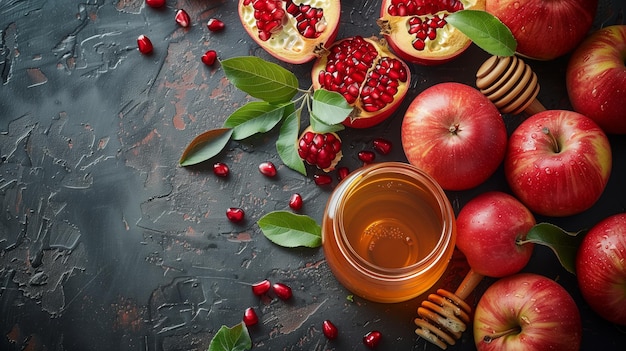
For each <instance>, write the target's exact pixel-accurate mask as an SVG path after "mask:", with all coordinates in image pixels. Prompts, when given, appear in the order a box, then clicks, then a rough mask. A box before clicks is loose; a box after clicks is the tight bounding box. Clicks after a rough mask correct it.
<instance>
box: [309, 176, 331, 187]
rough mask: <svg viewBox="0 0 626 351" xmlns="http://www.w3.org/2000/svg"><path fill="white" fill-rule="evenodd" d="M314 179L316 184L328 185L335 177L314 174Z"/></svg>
mask: <svg viewBox="0 0 626 351" xmlns="http://www.w3.org/2000/svg"><path fill="white" fill-rule="evenodd" d="M313 181H314V182H315V184H316V185H320V186H321V185H328V184H330V183H332V182H333V179H332V178H331V177H330V176H329V175H328V174H314V175H313Z"/></svg>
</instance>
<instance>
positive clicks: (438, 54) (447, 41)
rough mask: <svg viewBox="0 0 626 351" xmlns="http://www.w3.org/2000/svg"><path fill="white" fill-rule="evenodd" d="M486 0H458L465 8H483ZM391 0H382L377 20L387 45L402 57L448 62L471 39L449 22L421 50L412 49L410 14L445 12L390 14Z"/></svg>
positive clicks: (418, 61) (429, 62) (421, 61)
mask: <svg viewBox="0 0 626 351" xmlns="http://www.w3.org/2000/svg"><path fill="white" fill-rule="evenodd" d="M485 2H486V0H461V3H462V4H463V9H464V10H469V9H471V10H479V11H485ZM390 3H391V0H384V1H383V3H382V5H381V9H380V18H379V19H378V21H377V22H376V23H377V24H378V26H379V27H380V29H381V35H383V36H384V37H385V39H386V40H387V42H388V43H389V47H391V49H392V50H393V51H394V52H395V53H396V54H397V55H398V56H399V57H401V58H402V59H404V60H406V61H408V62H411V63H416V64H420V65H439V64H443V63H446V62H450V61H452V60H453V59H455V58H456V57H458V56H459V55H461V54H462V53H463V52H465V51H466V50H467V49H468V48H469V47H470V45H471V44H472V41H471V40H470V38H468V37H467V36H466V35H465V34H464V33H462V32H461V31H460V30H458V29H457V28H455V27H454V26H452V25H450V24H446V25H444V26H443V27H442V28H439V29H437V37H436V38H435V39H434V40H430V39H427V40H425V47H424V49H423V50H417V49H415V48H413V46H412V44H411V43H412V42H413V40H414V39H415V35H414V34H410V33H409V32H408V30H406V29H407V28H409V23H408V22H409V20H410V19H411V18H412V17H416V16H417V17H420V18H422V19H425V18H428V17H432V16H433V15H439V16H443V15H447V14H448V12H447V11H439V12H436V13H433V14H429V15H406V16H392V15H390V14H389V13H388V12H387V9H388V7H389V4H390Z"/></svg>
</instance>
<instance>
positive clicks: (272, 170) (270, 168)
mask: <svg viewBox="0 0 626 351" xmlns="http://www.w3.org/2000/svg"><path fill="white" fill-rule="evenodd" d="M259 172H261V174H263V175H264V176H266V177H273V176H275V175H276V166H274V164H273V163H272V162H270V161H265V162H263V163H261V164H260V165H259Z"/></svg>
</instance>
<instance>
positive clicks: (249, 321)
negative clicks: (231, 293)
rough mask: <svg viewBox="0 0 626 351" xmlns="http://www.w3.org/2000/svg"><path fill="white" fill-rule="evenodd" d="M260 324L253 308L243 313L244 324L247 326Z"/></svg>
mask: <svg viewBox="0 0 626 351" xmlns="http://www.w3.org/2000/svg"><path fill="white" fill-rule="evenodd" d="M258 322H259V317H258V316H257V314H256V311H255V310H254V308H252V307H248V308H246V310H245V311H244V312H243V323H244V324H245V325H247V326H248V327H249V326H252V325H255V324H257V323H258Z"/></svg>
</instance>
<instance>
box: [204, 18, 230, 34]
mask: <svg viewBox="0 0 626 351" xmlns="http://www.w3.org/2000/svg"><path fill="white" fill-rule="evenodd" d="M206 26H207V28H208V29H209V30H210V31H211V32H219V31H221V30H223V29H224V28H225V27H226V25H225V24H224V22H222V21H221V20H219V19H217V18H211V19H209V21H208V22H207V24H206Z"/></svg>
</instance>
